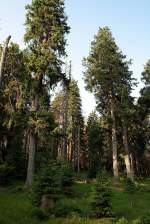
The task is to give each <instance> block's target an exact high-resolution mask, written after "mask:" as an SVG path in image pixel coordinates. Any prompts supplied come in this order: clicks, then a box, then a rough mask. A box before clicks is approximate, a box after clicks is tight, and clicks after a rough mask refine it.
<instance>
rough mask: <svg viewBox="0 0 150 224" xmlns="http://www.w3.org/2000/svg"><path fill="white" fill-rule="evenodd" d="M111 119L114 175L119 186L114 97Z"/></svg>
mask: <svg viewBox="0 0 150 224" xmlns="http://www.w3.org/2000/svg"><path fill="white" fill-rule="evenodd" d="M111 119H112V154H113V156H112V157H113V175H114V183H116V184H117V183H118V182H119V171H118V155H117V134H116V118H115V110H114V100H113V96H112V97H111Z"/></svg>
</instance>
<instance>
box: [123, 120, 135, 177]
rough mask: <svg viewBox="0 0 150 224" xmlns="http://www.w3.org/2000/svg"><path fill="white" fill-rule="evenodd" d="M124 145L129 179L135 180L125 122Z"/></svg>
mask: <svg viewBox="0 0 150 224" xmlns="http://www.w3.org/2000/svg"><path fill="white" fill-rule="evenodd" d="M123 145H124V150H125V156H124V160H125V165H126V172H127V178H130V179H131V180H134V172H133V170H132V169H133V166H132V165H131V158H130V150H129V144H128V133H127V127H126V125H125V123H124V122H123Z"/></svg>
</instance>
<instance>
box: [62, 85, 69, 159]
mask: <svg viewBox="0 0 150 224" xmlns="http://www.w3.org/2000/svg"><path fill="white" fill-rule="evenodd" d="M68 97H69V92H68V88H67V86H66V84H65V83H64V108H63V110H64V111H63V159H64V160H67V125H68Z"/></svg>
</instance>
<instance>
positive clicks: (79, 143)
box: [77, 126, 80, 173]
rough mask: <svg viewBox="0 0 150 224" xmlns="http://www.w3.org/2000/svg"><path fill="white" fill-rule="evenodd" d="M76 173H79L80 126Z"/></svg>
mask: <svg viewBox="0 0 150 224" xmlns="http://www.w3.org/2000/svg"><path fill="white" fill-rule="evenodd" d="M77 154H78V155H77V171H78V173H79V172H80V126H79V127H78V153H77Z"/></svg>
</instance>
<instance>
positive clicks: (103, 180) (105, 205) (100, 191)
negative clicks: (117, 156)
mask: <svg viewBox="0 0 150 224" xmlns="http://www.w3.org/2000/svg"><path fill="white" fill-rule="evenodd" d="M109 180H110V179H109V176H108V174H107V172H106V171H102V172H100V173H99V174H98V175H97V183H96V195H95V202H94V203H93V211H94V215H95V216H96V217H97V218H108V217H112V216H113V212H112V205H111V189H110V181H109Z"/></svg>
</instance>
